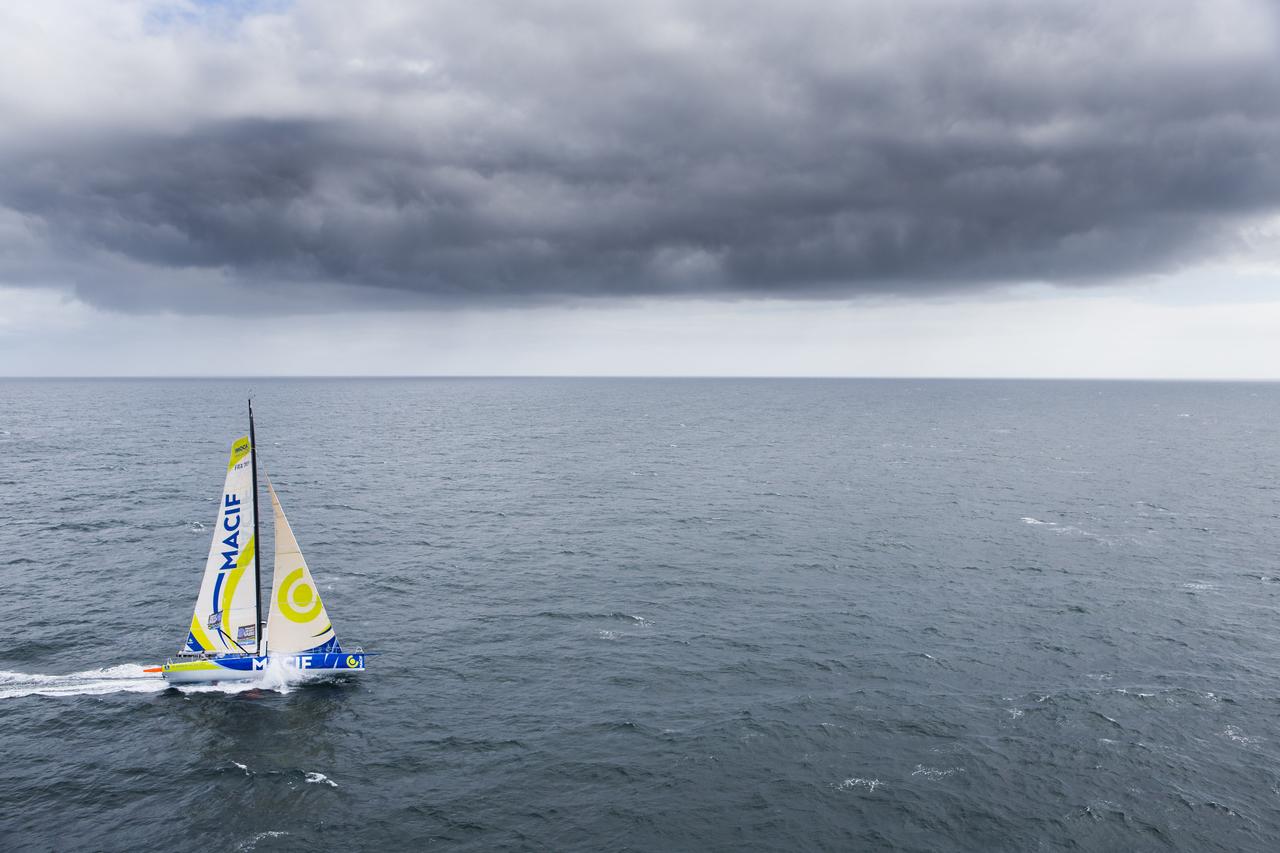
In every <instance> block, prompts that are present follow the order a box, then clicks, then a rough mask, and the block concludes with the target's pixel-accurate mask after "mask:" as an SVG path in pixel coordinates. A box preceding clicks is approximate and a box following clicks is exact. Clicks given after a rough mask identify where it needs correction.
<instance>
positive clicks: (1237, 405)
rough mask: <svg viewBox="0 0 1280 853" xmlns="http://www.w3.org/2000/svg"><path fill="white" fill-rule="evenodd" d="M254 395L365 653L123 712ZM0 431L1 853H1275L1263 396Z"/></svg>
mask: <svg viewBox="0 0 1280 853" xmlns="http://www.w3.org/2000/svg"><path fill="white" fill-rule="evenodd" d="M250 391H252V392H253V393H254V395H255V400H256V404H255V409H256V411H257V414H258V438H259V446H260V448H261V461H262V463H263V464H264V465H265V467H266V468H267V470H268V471H269V472H270V473H271V476H272V479H273V481H274V482H275V483H276V486H277V488H278V490H279V491H280V494H281V498H282V500H283V502H284V505H285V507H286V509H287V510H288V512H289V515H290V519H291V521H292V522H293V525H294V528H295V531H296V533H297V535H298V538H299V540H300V542H301V544H302V548H303V550H304V552H305V553H306V554H307V556H308V560H309V562H310V564H311V567H312V569H313V571H314V572H315V574H316V576H317V581H318V583H319V586H320V589H321V592H322V594H323V596H324V598H325V602H326V605H327V607H328V609H329V612H330V615H331V616H332V617H333V620H334V623H335V626H336V628H337V630H338V634H339V637H340V639H341V640H342V641H343V642H344V644H356V643H359V644H363V645H364V646H365V647H366V648H367V649H370V650H373V651H378V652H380V653H381V654H380V655H379V656H378V657H375V658H373V659H372V662H371V665H370V668H369V670H368V672H367V673H365V674H364V675H363V676H361V677H360V678H358V679H355V680H352V681H348V682H342V683H326V684H293V683H287V682H283V681H282V682H278V683H274V682H273V683H272V684H271V685H269V686H267V687H264V688H261V689H253V690H237V689H234V688H219V687H205V688H199V689H197V688H188V689H186V690H177V689H165V688H164V684H163V683H162V682H160V681H157V680H155V679H154V678H152V677H149V676H146V675H145V674H143V673H142V668H143V667H144V666H146V665H150V664H155V663H158V662H161V661H163V660H164V659H165V658H166V657H167V656H169V655H171V654H173V653H174V652H175V651H176V650H177V648H178V646H179V644H180V642H181V641H182V640H183V639H184V637H185V634H186V627H185V626H186V624H187V623H188V622H189V620H190V614H191V606H192V603H193V600H194V596H195V593H196V588H197V585H198V583H199V575H200V572H201V569H202V566H203V561H204V558H205V554H206V551H207V549H208V540H209V536H210V532H209V528H210V526H211V524H212V521H213V517H214V514H215V509H214V501H215V500H216V499H217V496H218V494H219V488H220V486H221V480H222V476H223V471H224V470H225V464H226V462H225V460H226V454H227V450H228V447H229V445H230V443H231V440H232V439H233V438H235V437H237V436H239V435H241V434H242V433H243V431H244V429H245V417H244V398H245V396H246V395H247V393H249V392H250ZM0 395H3V404H2V405H0V573H2V574H0V577H2V578H3V596H0V726H2V727H3V731H4V735H3V740H2V741H0V742H2V743H3V749H2V754H3V760H2V761H0V802H2V803H3V809H0V848H3V849H5V850H59V851H61V850H120V851H125V850H128V851H135V850H141V849H168V850H179V849H201V850H208V851H215V850H229V851H234V850H262V851H266V850H418V849H440V850H466V851H492V850H556V851H564V850H584V851H596V850H635V851H642V850H643V851H649V850H724V851H744V850H900V851H907V850H912V851H914V850H919V851H926V850H981V851H1002V850H1009V851H1033V850H1043V851H1056V850H1186V851H1212V850H1223V851H1227V850H1232V851H1234V850H1260V851H1261V850H1276V849H1280V726H1278V725H1277V719H1280V611H1278V610H1277V604H1280V533H1278V528H1280V524H1278V516H1280V463H1278V457H1277V448H1280V385H1273V384H1227V383H1224V384H1192V383H1186V384H1183V383H1122V382H1105V383H1103V382H1002V381H992V382H978V381H974V382H960V381H957V382H951V381H800V380H782V381H775V380H757V381H745V380H744V381H737V380H508V379H490V380H296V381H295V380H252V381H249V380H243V381H240V380H233V381H221V380H219V381H212V380H211V381H186V380H182V381H4V382H0ZM264 563H265V561H264Z"/></svg>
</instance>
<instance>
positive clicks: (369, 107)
mask: <svg viewBox="0 0 1280 853" xmlns="http://www.w3.org/2000/svg"><path fill="white" fill-rule="evenodd" d="M96 5H97V6H106V5H109V4H96ZM192 8H193V9H195V10H196V11H195V12H191V10H190V9H186V8H185V7H181V8H179V11H183V12H184V14H181V15H179V14H175V11H174V10H175V7H174V6H172V5H171V4H170V5H165V6H163V7H160V6H154V5H148V4H138V5H136V6H123V7H119V9H118V11H110V12H108V11H103V10H101V9H96V7H95V5H94V4H90V5H87V6H85V7H84V8H80V9H77V8H74V7H67V8H64V9H60V10H59V11H60V15H51V16H50V18H48V19H46V20H41V21H36V22H35V23H34V24H33V23H32V22H31V21H25V22H23V21H15V20H14V19H13V14H12V13H0V16H3V15H5V14H8V15H9V16H10V20H8V21H3V20H0V24H7V25H8V26H6V27H4V29H5V30H6V31H8V32H9V33H10V34H9V35H8V36H0V49H4V51H5V53H6V55H12V54H14V53H15V52H16V54H17V56H18V59H16V60H15V61H14V66H15V67H14V69H13V71H14V72H16V73H10V74H8V75H6V76H7V81H6V82H3V83H0V108H3V109H4V111H5V112H6V113H7V114H9V115H11V116H12V117H13V122H12V124H11V128H10V130H9V131H8V132H6V133H5V134H4V135H3V136H0V281H9V282H12V283H19V284H39V283H48V284H55V285H66V284H73V285H74V286H75V287H76V288H77V290H78V292H79V293H80V294H81V295H82V296H83V297H84V298H86V299H89V300H90V301H93V302H95V303H98V304H105V305H111V306H116V307H126V308H140V307H165V308H176V309H178V310H193V311H207V310H215V311H220V310H232V309H233V307H234V302H235V299H236V298H238V297H237V296H236V294H240V295H242V294H243V293H244V291H245V290H246V289H249V290H253V291H254V292H257V293H266V294H270V295H271V296H272V298H274V299H275V300H277V301H276V302H274V303H271V304H273V305H275V306H276V308H277V309H278V310H286V307H288V306H291V307H293V308H295V309H297V310H324V309H326V308H329V307H341V306H343V305H349V304H351V303H352V302H353V301H354V302H360V303H365V304H401V303H405V302H409V303H412V302H414V301H422V302H428V303H431V304H478V303H479V304H509V303H522V302H529V301H541V300H558V299H565V298H575V297H580V296H622V297H626V296H636V295H666V294H680V295H717V294H719V295H729V296H784V297H791V296H846V295H857V294H865V293H899V294H910V293H923V292H930V291H939V290H945V289H954V288H966V287H975V286H982V285H986V284H989V283H992V282H1001V281H1016V280H1047V281H1054V282H1059V283H1086V282H1090V281H1097V280H1106V279H1110V278H1114V277H1117V276H1124V275H1130V274H1135V273H1145V272H1153V271H1160V270H1166V269H1170V268H1173V267H1175V266H1178V265H1180V264H1185V263H1195V262H1198V261H1202V260H1204V259H1206V258H1211V257H1214V256H1217V255H1219V254H1222V253H1224V252H1231V251H1234V249H1235V240H1236V238H1237V235H1238V234H1239V229H1240V228H1241V227H1242V226H1243V225H1245V224H1247V223H1249V222H1251V221H1254V220H1256V219H1257V218H1259V217H1264V216H1269V215H1272V214H1273V213H1274V212H1275V210H1276V209H1277V207H1278V206H1280V168H1278V167H1280V163H1278V162H1277V160H1278V159H1280V158H1278V155H1277V153H1276V152H1280V30H1278V28H1277V22H1276V19H1275V15H1274V12H1273V11H1272V6H1271V5H1270V4H1268V3H1266V2H1265V1H1264V0H1258V2H1247V0H1239V2H1215V3H1202V4H1195V3H1186V4H1172V5H1171V4H1168V3H1166V2H1131V3H1123V4H1111V3H1107V4H1090V3H1082V2H1078V0H1075V1H1074V2H1061V3H1059V2H1021V0H1020V1H1019V2H999V0H976V2H972V3H965V4H955V3H942V2H937V3H934V2H905V3H904V2H900V0H899V2H883V3H881V2H862V3H847V2H835V0H833V2H804V3H788V4H765V3H744V2H685V3H648V4H643V3H642V4H638V5H635V4H629V5H627V6H625V7H624V6H622V5H621V4H618V5H616V6H615V4H598V3H587V2H582V3H576V2H555V3H550V2H548V3H536V2H534V3H531V2H511V3H501V2H498V3H477V2H474V0H473V2H466V3H433V4H429V5H422V4H413V3H408V4H387V5H382V4H378V3H371V4H369V5H368V6H367V7H362V9H361V11H360V12H354V11H353V8H354V7H352V6H350V5H349V4H346V3H332V4H331V3H315V4H304V5H300V6H297V7H287V8H280V9H278V8H275V7H272V8H269V9H266V10H259V12H257V13H255V14H250V15H248V16H245V17H240V18H232V17H229V16H225V15H223V14H222V13H219V12H218V7H213V10H212V11H210V10H209V7H204V6H201V7H192ZM188 13H189V14H188ZM106 14H113V15H119V16H123V17H121V18H120V19H111V20H105V21H104V20H103V19H102V18H101V16H102V15H106ZM95 15H96V16H98V17H94V16H95ZM353 15H358V17H359V19H358V20H353V19H352V17H351V16H353ZM37 25H39V26H37ZM41 39H44V40H45V41H46V42H47V43H40V40H41ZM31 40H34V41H35V44H34V45H33V44H32V43H31ZM24 41H25V43H20V42H24ZM59 63H64V64H69V65H70V66H71V70H68V68H67V67H65V66H64V67H58V64H59Z"/></svg>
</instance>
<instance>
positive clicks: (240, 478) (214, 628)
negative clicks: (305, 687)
mask: <svg viewBox="0 0 1280 853" xmlns="http://www.w3.org/2000/svg"><path fill="white" fill-rule="evenodd" d="M252 468H253V462H252V444H251V443H250V441H249V437H248V436H245V437H243V438H240V439H237V440H236V441H235V442H234V443H233V444H232V445H231V459H230V461H229V462H228V463H227V479H226V482H225V483H224V484H223V487H222V496H221V498H220V499H219V501H218V516H217V519H216V520H215V521H214V528H213V539H212V541H211V542H210V543H209V557H208V559H207V560H206V561H205V567H204V578H203V579H202V581H201V583H200V593H199V595H198V596H197V597H196V606H195V612H194V613H193V614H192V617H191V627H190V629H189V630H188V632H187V641H186V643H184V644H183V647H182V653H184V654H199V653H208V654H227V653H240V652H244V651H246V650H247V649H249V650H251V649H256V648H257V645H258V639H257V637H258V626H257V619H258V607H257V603H256V602H255V601H254V596H253V592H252V591H253V590H255V589H256V587H257V585H258V579H257V575H258V570H257V562H256V561H255V560H254V554H255V553H256V551H257V536H256V535H255V525H254V523H253V514H254V510H255V508H256V506H255V505H256V503H257V501H256V496H255V494H254V491H255V490H254V488H253V471H252Z"/></svg>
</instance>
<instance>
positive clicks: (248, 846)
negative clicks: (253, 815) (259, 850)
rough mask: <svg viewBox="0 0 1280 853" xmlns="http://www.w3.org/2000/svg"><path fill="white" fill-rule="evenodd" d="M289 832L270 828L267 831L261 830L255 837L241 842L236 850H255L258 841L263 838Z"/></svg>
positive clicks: (279, 835)
mask: <svg viewBox="0 0 1280 853" xmlns="http://www.w3.org/2000/svg"><path fill="white" fill-rule="evenodd" d="M288 834H289V833H287V832H283V831H280V830H268V831H267V832H259V833H258V834H257V835H255V836H253V838H250V839H249V840H248V841H243V842H241V843H240V845H239V846H238V847H236V850H253V849H254V848H256V847H257V846H258V842H259V841H262V840H263V839H266V838H280V837H281V836H285V835H288Z"/></svg>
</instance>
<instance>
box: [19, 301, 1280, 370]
mask: <svg viewBox="0 0 1280 853" xmlns="http://www.w3.org/2000/svg"><path fill="white" fill-rule="evenodd" d="M1255 284H1258V283H1257V282H1255ZM1272 285H1274V281H1268V282H1266V289H1271V290H1272V291H1273V292H1274V290H1273V287H1272ZM1277 329H1280V297H1269V296H1266V295H1265V294H1261V293H1259V292H1257V288H1248V287H1236V288H1233V287H1230V286H1223V287H1222V288H1221V289H1220V290H1219V292H1218V294H1217V299H1216V300H1215V301H1209V302H1205V301H1192V300H1191V299H1190V298H1189V296H1188V294H1186V293H1184V292H1180V291H1179V290H1178V288H1176V287H1172V286H1165V287H1161V286H1159V285H1147V286H1137V287H1133V286H1131V287H1103V288H1096V289H1093V290H1086V291H1072V292H1067V293H1063V292H1062V291H1060V290H1058V289H1054V288H1048V287H1043V286H1040V287H1024V288H1012V289H1009V290H1006V291H1004V292H1000V293H987V294H985V295H984V296H982V297H965V298H953V297H936V298H933V299H929V300H923V301H921V300H900V299H881V300H870V299H863V300H856V301H848V300H846V301H841V302H815V301H807V302H800V301H778V300H774V301H764V302H761V301H743V300H740V301H736V302H724V301H709V300H688V301H684V302H671V301H659V302H643V303H635V302H629V303H626V304H621V305H594V306H591V307H578V308H566V307H546V308H512V309H502V310H499V309H486V310H467V309H458V310H454V311H448V312H439V311H437V312H407V313H406V312H400V313H388V312H372V313H361V312H352V313H348V314H344V315H340V316H339V315H322V316H315V317H311V318H309V319H308V321H307V322H289V323H285V324H282V323H280V322H279V320H278V318H275V317H259V318H253V317H248V318H245V319H244V320H239V319H236V320H232V319H230V318H226V317H218V316H203V317H200V316H184V315H176V314H171V313H169V314H154V315H140V314H125V313H119V312H106V311H103V310H101V309H97V308H94V307H92V306H89V305H86V304H85V303H83V302H78V301H75V300H74V299H68V298H66V297H64V296H59V295H56V294H52V293H50V292H47V291H42V290H14V289H0V365H3V368H2V369H0V375H4V376H254V375H260V376H272V375H280V376H352V375H354V376H360V375H367V376H397V375H405V376H416V375H426V376H430V375H443V376H450V375H464V376H465V375H472V376H513V375H514V376H523V375H528V376H593V375H594V376H684V375H699V376H779V377H782V376H832V377H841V376H883V377H955V378H985V377H1024V378H1046V379H1073V378H1102V379H1108V378H1133V379H1242V380H1274V379H1277V378H1280V368H1278V367H1277V365H1280V335H1277V334H1276V330H1277ZM87 353H92V354H93V357H92V358H87V357H86V354H87ZM227 353H236V354H239V353H247V354H248V355H249V357H250V358H251V361H250V362H244V361H235V362H228V360H227V359H226V357H225V356H226V354H227ZM219 354H221V356H222V357H219Z"/></svg>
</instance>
